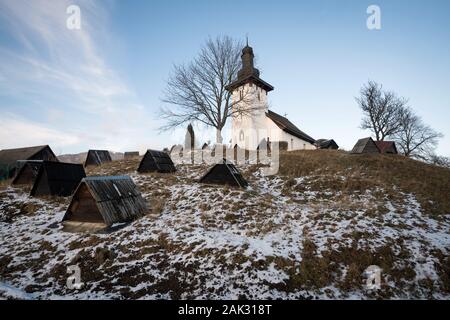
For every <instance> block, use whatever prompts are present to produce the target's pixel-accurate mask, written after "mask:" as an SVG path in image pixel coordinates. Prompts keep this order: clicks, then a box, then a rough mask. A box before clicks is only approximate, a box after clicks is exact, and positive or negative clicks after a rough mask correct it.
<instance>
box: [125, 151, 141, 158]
mask: <svg viewBox="0 0 450 320" xmlns="http://www.w3.org/2000/svg"><path fill="white" fill-rule="evenodd" d="M138 157H139V151H127V152H125V153H124V155H123V158H124V159H133V158H138Z"/></svg>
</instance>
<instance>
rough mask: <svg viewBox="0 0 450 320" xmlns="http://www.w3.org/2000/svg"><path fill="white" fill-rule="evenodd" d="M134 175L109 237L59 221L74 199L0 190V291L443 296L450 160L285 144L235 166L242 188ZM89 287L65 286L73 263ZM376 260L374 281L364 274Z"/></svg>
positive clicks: (38, 294) (198, 170)
mask: <svg viewBox="0 0 450 320" xmlns="http://www.w3.org/2000/svg"><path fill="white" fill-rule="evenodd" d="M138 161H139V159H136V160H120V161H114V162H112V163H110V164H106V165H104V166H102V167H98V168H93V169H89V170H88V174H89V175H99V174H101V175H103V174H108V175H116V174H129V175H131V177H132V178H133V180H134V181H135V183H136V184H137V185H138V187H139V189H140V190H141V192H142V194H143V196H144V197H145V199H146V200H147V201H148V203H149V204H150V207H151V208H152V209H151V212H149V214H148V215H147V216H145V217H144V218H141V219H139V220H137V221H135V222H133V223H130V224H128V225H125V226H124V227H123V228H121V229H120V230H117V231H115V232H112V233H105V234H72V233H66V232H63V231H62V227H61V224H60V223H59V222H60V221H61V219H62V216H63V214H64V212H65V209H66V207H67V204H68V201H69V199H64V198H63V199H58V198H44V199H35V198H29V197H28V195H27V193H26V190H23V189H20V188H11V187H9V186H8V185H7V184H3V185H2V186H1V187H0V237H1V238H2V239H4V240H3V243H2V246H1V247H0V296H2V295H3V297H26V298H55V297H61V296H64V297H75V298H88V297H96V298H148V299H152V298H156V299H158V298H215V299H221V298H231V299H234V298H256V299H260V298H284V299H294V298H347V299H348V298H437V299H442V298H443V299H449V298H450V267H449V266H450V258H449V251H450V199H449V198H450V197H449V195H450V170H447V169H443V168H439V167H435V166H430V165H426V164H423V163H421V162H417V161H414V160H410V159H406V158H404V157H401V156H383V155H372V156H370V155H349V154H347V153H345V152H339V151H326V150H324V151H299V152H293V153H286V154H282V156H281V161H280V172H279V174H278V175H275V176H270V177H265V176H263V175H262V174H261V166H257V165H245V166H240V167H239V169H240V170H242V172H243V174H244V176H245V177H246V178H247V180H248V181H249V184H250V186H249V188H248V189H246V190H239V189H232V188H229V187H222V186H205V185H201V184H199V183H197V179H198V178H199V177H200V176H201V175H202V174H203V173H204V172H205V170H207V167H206V166H204V165H196V166H190V165H178V167H177V168H178V171H177V173H175V174H172V175H164V174H145V175H140V174H137V173H136V172H135V169H136V168H137V165H138ZM73 264H77V265H79V266H80V268H81V271H82V274H81V277H82V281H83V282H84V287H83V288H82V289H81V290H78V291H73V290H69V289H68V288H67V287H66V279H67V276H68V274H67V273H66V268H67V266H69V265H73ZM371 265H377V266H379V267H380V268H381V269H382V273H381V279H382V283H381V289H380V290H375V291H373V290H372V291H370V290H367V289H366V287H365V274H364V271H365V270H366V269H367V267H369V266H371Z"/></svg>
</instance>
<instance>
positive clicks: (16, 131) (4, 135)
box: [0, 113, 80, 151]
mask: <svg viewBox="0 0 450 320" xmlns="http://www.w3.org/2000/svg"><path fill="white" fill-rule="evenodd" d="M2 122H3V124H2V125H1V126H0V137H1V139H2V146H3V147H4V148H17V147H23V146H30V145H44V144H50V145H54V146H73V145H76V144H78V143H80V138H79V137H78V136H77V135H75V134H70V133H68V132H66V131H60V130H55V129H50V128H48V127H45V126H42V125H40V124H39V123H35V122H33V121H29V120H26V119H23V118H21V117H18V116H16V115H13V114H9V113H7V114H2ZM55 151H57V149H55Z"/></svg>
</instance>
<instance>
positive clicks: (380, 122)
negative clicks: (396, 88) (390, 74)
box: [356, 81, 407, 141]
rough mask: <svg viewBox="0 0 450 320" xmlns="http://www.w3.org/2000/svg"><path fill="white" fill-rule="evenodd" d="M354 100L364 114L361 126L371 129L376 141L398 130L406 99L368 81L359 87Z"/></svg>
mask: <svg viewBox="0 0 450 320" xmlns="http://www.w3.org/2000/svg"><path fill="white" fill-rule="evenodd" d="M356 101H357V102H358V105H359V107H360V108H361V110H362V111H363V114H364V116H363V119H362V122H361V128H362V129H369V130H371V131H372V132H373V133H374V135H375V138H376V140H377V141H383V140H384V139H385V138H386V137H388V136H391V135H393V134H395V133H397V132H398V131H399V130H400V122H399V115H400V113H401V110H402V109H403V108H404V107H405V106H406V104H407V100H406V99H404V98H401V97H398V96H397V95H396V94H395V93H394V92H391V91H384V90H383V87H382V85H380V84H378V83H376V82H374V81H369V82H368V83H367V84H366V85H364V86H363V87H362V88H361V92H360V97H358V98H356Z"/></svg>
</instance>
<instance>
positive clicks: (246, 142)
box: [232, 84, 268, 150]
mask: <svg viewBox="0 0 450 320" xmlns="http://www.w3.org/2000/svg"><path fill="white" fill-rule="evenodd" d="M232 101H240V102H239V103H237V104H236V105H235V106H233V107H234V108H242V109H244V108H245V109H247V110H249V109H248V108H250V106H251V107H252V108H255V107H256V108H258V110H253V111H251V112H252V114H251V115H248V114H245V115H235V116H234V117H233V119H232V144H233V145H236V144H237V145H238V146H239V147H240V148H247V149H249V150H256V148H257V147H258V144H259V142H260V141H261V140H262V139H263V138H264V137H261V138H260V136H262V135H265V134H261V133H258V132H261V131H267V127H266V126H267V122H266V112H267V110H268V107H267V92H266V91H265V90H264V89H261V88H260V87H258V86H256V85H254V84H245V85H243V86H241V87H240V88H238V89H236V90H234V91H233V95H232Z"/></svg>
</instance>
